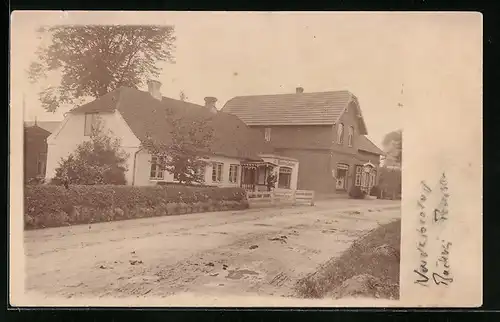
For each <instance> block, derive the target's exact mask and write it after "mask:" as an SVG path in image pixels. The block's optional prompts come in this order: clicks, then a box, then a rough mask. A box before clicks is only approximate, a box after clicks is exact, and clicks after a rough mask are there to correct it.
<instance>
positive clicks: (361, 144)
mask: <svg viewBox="0 0 500 322" xmlns="http://www.w3.org/2000/svg"><path fill="white" fill-rule="evenodd" d="M358 140H359V141H358V150H360V151H364V152H368V153H373V154H378V155H383V154H384V151H382V150H381V149H380V148H379V147H378V146H376V145H375V143H373V142H372V141H370V139H368V138H367V137H366V136H364V135H360V136H359V139H358Z"/></svg>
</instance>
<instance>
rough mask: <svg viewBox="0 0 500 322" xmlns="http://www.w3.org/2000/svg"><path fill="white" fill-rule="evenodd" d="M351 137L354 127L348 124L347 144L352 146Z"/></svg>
mask: <svg viewBox="0 0 500 322" xmlns="http://www.w3.org/2000/svg"><path fill="white" fill-rule="evenodd" d="M353 137H354V127H352V126H349V134H348V136H347V145H349V146H352V140H353Z"/></svg>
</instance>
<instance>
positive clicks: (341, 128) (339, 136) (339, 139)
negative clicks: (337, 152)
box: [337, 123, 344, 144]
mask: <svg viewBox="0 0 500 322" xmlns="http://www.w3.org/2000/svg"><path fill="white" fill-rule="evenodd" d="M337 143H338V144H343V143H344V124H342V123H340V124H339V127H338V128H337Z"/></svg>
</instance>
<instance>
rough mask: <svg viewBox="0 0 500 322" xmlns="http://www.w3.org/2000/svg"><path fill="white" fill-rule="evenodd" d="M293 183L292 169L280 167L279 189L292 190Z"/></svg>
mask: <svg viewBox="0 0 500 322" xmlns="http://www.w3.org/2000/svg"><path fill="white" fill-rule="evenodd" d="M291 181H292V168H288V167H280V169H279V175H278V188H281V189H290V182H291Z"/></svg>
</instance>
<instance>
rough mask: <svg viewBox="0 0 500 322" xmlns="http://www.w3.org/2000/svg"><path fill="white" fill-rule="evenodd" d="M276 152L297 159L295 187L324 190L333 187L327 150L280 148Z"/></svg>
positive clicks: (329, 189)
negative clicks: (297, 168) (297, 167)
mask: <svg viewBox="0 0 500 322" xmlns="http://www.w3.org/2000/svg"><path fill="white" fill-rule="evenodd" d="M276 152H277V153H279V154H280V155H283V156H287V157H291V158H295V159H297V160H298V162H299V167H300V169H299V171H298V176H297V189H301V190H314V191H318V192H324V191H331V190H332V187H335V182H334V181H333V178H332V175H331V170H330V157H329V155H330V152H329V151H328V150H303V149H280V150H278V151H276Z"/></svg>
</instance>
